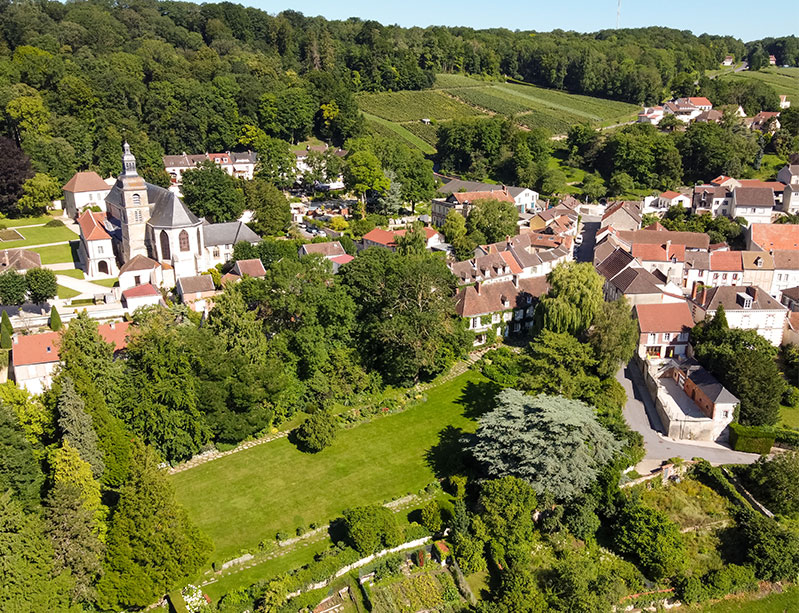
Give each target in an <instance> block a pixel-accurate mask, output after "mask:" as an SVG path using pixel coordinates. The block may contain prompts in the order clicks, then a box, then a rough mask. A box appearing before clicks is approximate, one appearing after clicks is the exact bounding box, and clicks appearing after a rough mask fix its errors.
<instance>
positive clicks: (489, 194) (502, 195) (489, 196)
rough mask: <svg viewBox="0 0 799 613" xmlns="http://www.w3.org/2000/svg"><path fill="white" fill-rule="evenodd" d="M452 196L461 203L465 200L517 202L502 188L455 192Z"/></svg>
mask: <svg viewBox="0 0 799 613" xmlns="http://www.w3.org/2000/svg"><path fill="white" fill-rule="evenodd" d="M452 197H453V198H455V200H457V201H458V203H459V204H463V203H464V202H476V201H477V200H499V201H500V202H511V203H515V202H516V201H515V200H514V199H513V197H512V196H511V195H510V194H509V193H508V192H506V191H504V190H502V189H497V190H491V191H485V192H453V193H452Z"/></svg>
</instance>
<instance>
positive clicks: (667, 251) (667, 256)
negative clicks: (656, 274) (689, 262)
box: [666, 239, 671, 259]
mask: <svg viewBox="0 0 799 613" xmlns="http://www.w3.org/2000/svg"><path fill="white" fill-rule="evenodd" d="M670 251H671V239H669V240H667V241H666V259H669V252H670Z"/></svg>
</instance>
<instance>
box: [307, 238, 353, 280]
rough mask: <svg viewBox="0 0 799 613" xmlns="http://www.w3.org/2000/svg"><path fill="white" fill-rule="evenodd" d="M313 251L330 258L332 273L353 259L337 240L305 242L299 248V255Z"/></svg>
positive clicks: (309, 253)
mask: <svg viewBox="0 0 799 613" xmlns="http://www.w3.org/2000/svg"><path fill="white" fill-rule="evenodd" d="M313 253H316V254H319V255H321V256H323V257H324V258H326V259H328V260H330V261H331V262H332V263H333V272H334V273H335V272H338V269H339V268H340V267H341V266H343V265H344V264H346V263H348V262H351V261H352V260H354V259H355V258H353V257H352V256H351V255H349V254H348V253H347V252H346V251H344V247H342V246H341V243H340V242H338V241H331V242H329V243H306V244H304V245H302V246H301V247H300V248H299V255H300V257H302V256H304V255H311V254H313Z"/></svg>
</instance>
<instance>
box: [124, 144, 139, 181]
mask: <svg viewBox="0 0 799 613" xmlns="http://www.w3.org/2000/svg"><path fill="white" fill-rule="evenodd" d="M122 151H123V153H122V174H123V175H124V176H126V177H134V176H139V173H138V172H137V171H136V157H135V156H134V155H133V154H132V153H131V152H130V145H129V144H128V141H125V144H124V145H122Z"/></svg>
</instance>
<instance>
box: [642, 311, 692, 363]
mask: <svg viewBox="0 0 799 613" xmlns="http://www.w3.org/2000/svg"><path fill="white" fill-rule="evenodd" d="M635 318H636V319H637V320H638V329H639V331H640V336H639V339H638V355H639V356H640V357H641V358H646V357H650V358H673V357H678V358H682V357H684V356H685V354H686V352H687V349H688V341H689V337H690V333H691V328H693V327H694V318H693V315H692V314H691V309H690V307H689V306H688V303H687V302H685V301H684V300H683V301H681V302H673V303H661V304H638V305H636V306H635Z"/></svg>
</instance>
